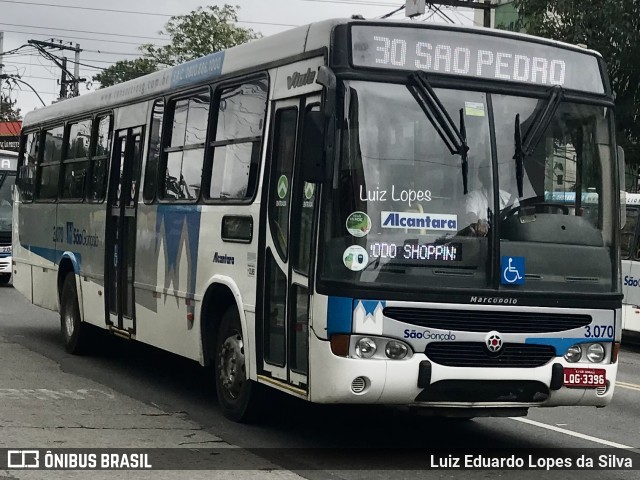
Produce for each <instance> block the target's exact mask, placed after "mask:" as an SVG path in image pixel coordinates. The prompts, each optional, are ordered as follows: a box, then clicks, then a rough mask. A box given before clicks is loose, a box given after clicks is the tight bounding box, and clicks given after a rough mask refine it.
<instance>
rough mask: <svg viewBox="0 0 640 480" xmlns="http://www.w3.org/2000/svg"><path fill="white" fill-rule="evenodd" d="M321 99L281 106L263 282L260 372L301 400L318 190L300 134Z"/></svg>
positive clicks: (275, 120) (265, 224)
mask: <svg viewBox="0 0 640 480" xmlns="http://www.w3.org/2000/svg"><path fill="white" fill-rule="evenodd" d="M319 102H320V99H319V97H318V96H317V95H314V96H310V97H306V98H302V99H301V98H297V99H287V100H282V101H279V102H277V103H276V104H275V108H274V110H273V112H274V113H273V117H272V122H271V134H270V138H271V142H270V143H271V145H270V151H269V158H270V161H269V173H268V178H267V179H266V181H265V184H267V182H268V188H267V189H266V191H267V193H266V194H265V198H264V199H263V201H265V200H266V205H267V208H266V218H264V217H263V218H262V219H261V222H260V224H261V225H262V229H263V232H264V233H263V234H262V238H264V239H265V240H264V244H263V247H262V248H263V252H264V255H262V256H261V257H262V259H263V260H262V262H263V264H262V265H261V268H260V271H261V277H262V288H261V295H262V301H261V302H260V304H261V305H262V311H261V312H260V313H261V315H260V317H261V322H260V326H259V328H258V332H259V333H258V335H259V336H261V337H262V338H261V339H259V340H258V342H259V343H261V347H262V349H261V352H262V358H260V356H259V357H258V366H259V371H260V372H261V374H262V375H263V376H266V377H268V378H269V379H271V380H272V381H273V380H276V381H279V382H282V383H286V384H288V386H289V389H290V390H292V391H295V392H296V393H298V394H300V395H305V394H306V393H307V391H308V374H309V360H308V358H309V344H308V342H309V338H308V336H309V298H310V297H309V278H310V275H309V272H310V263H311V262H310V258H311V248H312V245H313V242H312V239H313V224H314V218H315V212H316V196H317V195H316V191H315V185H314V184H310V183H307V182H304V181H303V180H302V175H301V168H300V167H301V161H300V160H301V159H300V156H299V151H300V132H301V129H302V128H303V126H304V125H303V124H304V113H305V112H307V111H309V110H312V109H317V108H319Z"/></svg>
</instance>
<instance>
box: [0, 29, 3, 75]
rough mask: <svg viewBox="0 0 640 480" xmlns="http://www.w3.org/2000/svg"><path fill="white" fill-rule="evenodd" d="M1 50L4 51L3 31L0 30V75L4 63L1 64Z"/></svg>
mask: <svg viewBox="0 0 640 480" xmlns="http://www.w3.org/2000/svg"><path fill="white" fill-rule="evenodd" d="M2 52H4V32H0V75H2V71H3V69H4V65H3V64H2Z"/></svg>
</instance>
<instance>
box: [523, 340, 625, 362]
mask: <svg viewBox="0 0 640 480" xmlns="http://www.w3.org/2000/svg"><path fill="white" fill-rule="evenodd" d="M612 341H613V339H612V338H566V337H562V338H544V337H534V338H527V339H526V340H525V343H529V344H535V345H551V346H552V347H555V349H556V355H557V356H558V357H561V356H562V355H564V354H565V353H567V350H569V347H570V346H571V345H575V344H576V343H596V342H602V343H607V342H612Z"/></svg>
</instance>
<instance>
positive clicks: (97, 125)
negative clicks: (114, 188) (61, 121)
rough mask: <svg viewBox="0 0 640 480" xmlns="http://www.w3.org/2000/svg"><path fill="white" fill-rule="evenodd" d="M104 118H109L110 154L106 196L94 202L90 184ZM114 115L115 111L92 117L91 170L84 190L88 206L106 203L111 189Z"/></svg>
mask: <svg viewBox="0 0 640 480" xmlns="http://www.w3.org/2000/svg"><path fill="white" fill-rule="evenodd" d="M103 118H109V153H108V154H107V155H106V159H105V160H106V162H107V168H106V174H105V180H104V185H103V186H104V194H103V195H102V198H100V199H98V200H92V199H90V198H89V191H90V190H89V183H90V179H91V177H92V176H93V168H94V166H95V161H94V157H96V155H95V150H96V148H97V145H98V129H99V128H100V121H101V120H102V119H103ZM114 118H115V116H114V114H113V110H107V111H102V112H98V113H94V114H93V117H92V122H93V123H92V125H91V142H90V145H89V169H88V172H87V178H86V181H85V189H84V199H83V203H88V204H93V205H99V204H101V203H104V202H105V201H106V199H107V192H108V189H109V170H110V167H111V155H112V151H113V141H114V139H113V127H114V125H113V123H114ZM102 156H103V155H100V157H102Z"/></svg>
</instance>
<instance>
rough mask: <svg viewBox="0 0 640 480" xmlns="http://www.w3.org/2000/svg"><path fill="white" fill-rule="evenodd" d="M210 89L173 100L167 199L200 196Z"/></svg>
mask: <svg viewBox="0 0 640 480" xmlns="http://www.w3.org/2000/svg"><path fill="white" fill-rule="evenodd" d="M209 99H210V94H209V91H208V90H207V91H201V92H198V93H196V94H192V95H191V96H190V97H187V98H182V99H179V100H176V101H174V102H171V104H169V106H168V110H169V115H170V116H172V117H173V122H172V125H167V127H168V128H167V137H168V138H166V139H163V145H164V149H163V150H164V151H163V153H164V159H165V166H166V168H165V171H164V182H163V185H162V192H161V193H162V195H161V197H162V198H163V199H165V200H190V201H196V200H197V199H198V197H199V196H200V185H201V182H202V166H203V164H204V151H205V145H206V140H207V126H208V123H209Z"/></svg>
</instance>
